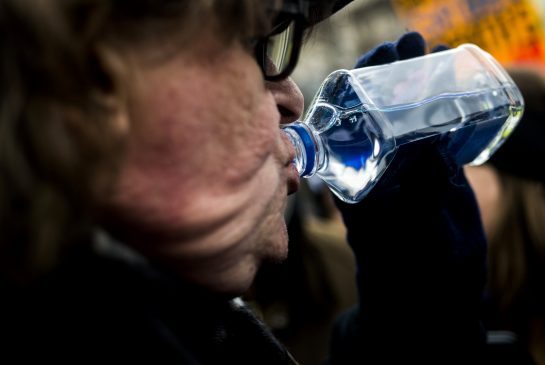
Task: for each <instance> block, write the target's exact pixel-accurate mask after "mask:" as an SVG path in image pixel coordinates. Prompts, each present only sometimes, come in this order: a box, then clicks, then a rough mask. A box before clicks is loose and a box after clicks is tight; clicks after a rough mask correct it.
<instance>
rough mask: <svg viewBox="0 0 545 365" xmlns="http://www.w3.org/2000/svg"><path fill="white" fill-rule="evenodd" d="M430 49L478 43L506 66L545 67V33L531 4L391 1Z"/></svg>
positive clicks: (524, 0)
mask: <svg viewBox="0 0 545 365" xmlns="http://www.w3.org/2000/svg"><path fill="white" fill-rule="evenodd" d="M391 1H392V5H393V7H394V10H395V11H396V14H397V16H398V17H399V18H400V19H401V20H402V21H403V22H404V23H405V25H406V27H407V28H408V29H409V30H416V31H418V32H420V33H421V34H422V35H423V36H424V38H425V39H426V40H427V41H428V43H429V44H430V46H432V47H433V46H435V45H438V44H445V45H448V46H450V47H454V46H457V45H459V44H461V43H467V42H469V43H475V44H477V45H479V46H480V47H482V48H483V49H485V50H487V51H488V52H490V53H491V54H493V55H494V57H495V58H497V59H498V61H500V62H503V63H515V62H519V61H541V62H544V63H545V32H544V29H543V27H542V25H541V19H540V16H539V13H538V11H537V9H536V7H535V6H534V4H533V2H532V1H531V0H442V1H437V0H391Z"/></svg>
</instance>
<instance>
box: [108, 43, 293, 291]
mask: <svg viewBox="0 0 545 365" xmlns="http://www.w3.org/2000/svg"><path fill="white" fill-rule="evenodd" d="M132 57H133V59H134V64H135V65H136V66H135V72H134V74H131V82H130V83H129V84H130V85H129V89H128V92H129V120H130V124H131V130H130V132H129V136H128V145H127V154H126V157H125V159H124V161H123V163H122V166H121V171H120V174H119V177H118V180H117V184H116V185H115V189H114V194H113V197H111V199H110V200H109V205H110V207H111V208H110V209H111V211H110V213H111V214H110V216H113V217H114V223H112V224H111V227H110V228H111V229H112V230H113V231H114V232H115V234H116V235H117V236H118V237H119V238H120V239H122V240H123V241H124V242H125V243H127V244H129V245H131V246H133V247H135V248H137V250H139V251H140V252H143V253H144V254H146V255H147V256H148V257H151V258H152V259H153V260H157V261H159V262H161V263H162V264H167V265H168V267H169V268H170V269H174V270H176V271H177V272H179V273H180V274H181V275H182V276H183V277H184V278H186V279H187V280H189V281H191V282H194V283H197V284H199V285H203V286H206V287H208V288H210V289H212V290H215V291H221V292H227V293H239V292H241V291H243V290H245V289H246V288H247V287H248V286H249V285H250V284H251V281H252V280H253V277H254V274H255V272H256V270H257V268H258V266H259V264H260V263H261V261H262V260H265V259H267V260H281V259H283V258H284V257H285V256H286V254H287V234H286V227H285V223H284V219H283V211H284V207H285V203H286V196H287V194H288V193H290V192H293V191H294V190H296V188H297V184H298V177H297V172H296V171H295V168H294V166H293V165H292V164H291V160H292V158H293V149H292V147H291V146H290V145H289V143H288V141H287V139H286V138H285V137H284V136H283V134H282V133H281V131H280V129H279V125H280V124H281V123H287V122H291V121H293V120H295V119H296V118H297V117H299V116H300V114H301V112H302V108H303V101H302V96H301V94H300V92H299V89H298V88H297V87H296V86H295V85H294V84H293V83H292V82H291V81H289V80H286V81H283V82H280V83H274V84H272V83H270V84H268V85H266V84H265V83H264V81H263V77H262V74H261V71H260V69H259V67H258V66H257V64H256V62H255V60H254V59H253V57H252V54H251V50H247V49H245V48H244V47H243V46H242V45H241V44H240V43H238V42H234V43H233V44H232V45H230V46H225V45H224V44H222V43H221V42H220V41H219V40H218V39H217V38H215V37H214V35H212V34H202V35H201V36H200V38H199V39H198V40H197V41H196V42H195V43H194V44H193V45H192V46H191V47H187V48H186V49H184V50H182V51H180V52H178V53H177V54H175V55H174V56H171V57H169V58H168V59H167V60H166V61H162V62H161V63H159V64H153V65H150V64H148V63H146V62H145V61H144V57H143V56H141V55H140V54H137V53H135V54H134V55H133V56H132ZM279 110H280V111H279Z"/></svg>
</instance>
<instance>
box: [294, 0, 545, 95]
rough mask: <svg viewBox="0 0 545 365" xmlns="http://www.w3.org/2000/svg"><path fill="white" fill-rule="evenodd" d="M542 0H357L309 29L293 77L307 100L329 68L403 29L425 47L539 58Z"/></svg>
mask: <svg viewBox="0 0 545 365" xmlns="http://www.w3.org/2000/svg"><path fill="white" fill-rule="evenodd" d="M544 13H545V0H357V1H354V2H353V3H351V4H350V5H348V6H347V7H346V8H344V9H343V10H341V11H340V12H339V13H338V14H336V15H335V16H334V17H332V18H331V19H329V20H327V21H325V22H323V23H321V24H320V25H319V26H317V27H316V28H315V29H314V34H313V36H312V37H311V38H310V40H309V41H308V42H307V44H306V45H305V47H304V48H303V52H302V54H301V59H300V62H299V64H298V66H297V68H296V70H295V73H294V76H293V78H294V80H295V81H296V82H297V83H298V85H299V86H300V87H301V90H302V91H303V94H304V95H305V100H306V101H305V103H306V105H308V103H309V102H310V101H311V99H312V97H313V96H314V93H315V91H316V89H317V88H318V87H319V85H320V83H321V81H322V80H323V79H324V78H325V76H327V75H328V74H329V73H330V72H331V71H333V70H335V69H339V68H348V69H349V68H352V66H353V65H354V63H355V60H356V59H357V57H358V56H359V55H360V54H362V53H364V52H366V51H367V50H369V49H370V48H372V47H374V46H375V45H377V44H379V43H382V42H385V41H395V40H396V39H398V38H399V36H400V35H402V34H403V33H405V32H406V31H411V30H415V31H418V32H420V33H421V34H422V35H423V36H424V38H425V39H426V41H427V42H428V45H429V46H430V47H433V46H435V45H437V44H446V45H448V46H450V47H455V46H457V45H459V44H461V43H466V42H470V43H475V44H477V45H479V46H480V47H481V48H483V49H485V50H487V51H488V52H490V53H491V54H492V55H493V56H494V57H495V58H496V59H497V60H499V61H500V62H502V63H503V64H505V65H507V64H512V63H522V62H538V63H542V64H543V63H545V22H544V19H545V17H544V16H543V14H544Z"/></svg>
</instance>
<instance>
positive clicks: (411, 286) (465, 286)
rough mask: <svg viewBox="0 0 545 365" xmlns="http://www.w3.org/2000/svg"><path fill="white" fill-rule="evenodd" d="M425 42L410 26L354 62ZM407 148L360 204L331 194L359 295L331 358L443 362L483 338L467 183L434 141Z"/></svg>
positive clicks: (477, 232)
mask: <svg viewBox="0 0 545 365" xmlns="http://www.w3.org/2000/svg"><path fill="white" fill-rule="evenodd" d="M425 49H426V44H425V42H424V39H423V38H422V37H421V36H420V35H419V34H418V33H408V34H406V35H404V36H403V37H401V38H400V39H399V40H398V41H397V42H395V43H384V44H382V45H380V46H378V47H376V48H374V49H373V50H371V51H370V52H368V53H366V54H364V55H363V56H361V57H360V58H359V59H358V62H357V63H356V67H365V66H372V65H377V64H381V63H389V62H393V61H396V60H402V59H407V58H411V57H416V56H421V55H424V53H425ZM441 49H444V47H441V48H440V49H436V50H435V51H438V50H441ZM412 152H413V156H412V157H411V158H412V161H411V163H410V164H409V165H408V166H409V167H408V168H406V169H404V170H402V171H393V172H392V171H390V172H388V176H387V177H386V180H388V181H389V183H388V185H389V186H390V187H393V188H390V189H389V190H387V191H386V190H381V188H380V183H379V185H377V187H376V188H375V189H373V191H372V192H371V193H370V194H369V195H368V196H367V197H366V198H364V199H363V201H361V202H360V203H358V204H346V203H343V202H341V201H340V200H338V199H337V200H336V204H337V206H338V208H339V209H340V211H341V213H342V216H343V220H344V223H345V225H346V227H347V230H348V235H347V238H348V242H349V244H350V246H351V247H352V249H353V251H354V254H355V257H356V262H357V268H358V272H357V284H358V290H359V299H360V304H359V308H358V309H357V310H356V311H352V312H350V313H348V314H346V315H345V316H344V318H341V320H340V321H339V322H338V325H337V328H336V332H335V333H334V335H333V342H332V346H333V348H332V354H331V356H332V357H331V363H332V364H336V363H339V364H341V363H360V362H359V361H365V360H376V357H377V356H380V358H381V362H380V363H385V364H389V363H401V362H402V363H412V361H410V360H417V361H416V363H423V362H424V363H427V362H428V361H429V362H434V361H436V362H435V363H437V364H445V363H450V361H451V360H452V362H455V361H456V362H457V361H465V360H468V361H469V359H468V358H466V356H472V360H474V359H475V358H474V357H473V356H474V355H471V351H480V350H482V347H483V346H484V341H485V339H484V332H483V331H482V329H481V328H480V321H479V305H480V299H481V294H482V290H483V286H484V282H485V251H486V250H485V246H486V241H485V237H484V233H483V229H482V225H481V220H480V214H479V210H478V206H477V203H476V200H475V197H474V194H473V191H472V190H471V188H470V187H469V185H468V182H467V180H466V179H465V176H464V173H463V169H462V167H461V166H455V165H453V164H452V163H450V162H449V161H448V160H447V159H446V158H444V156H443V155H442V153H441V150H440V149H439V148H438V147H437V145H434V144H429V145H426V146H424V147H422V148H421V149H419V150H418V151H412ZM375 190H377V191H376V192H375ZM435 355H439V356H442V357H435ZM350 359H357V360H356V361H354V360H350Z"/></svg>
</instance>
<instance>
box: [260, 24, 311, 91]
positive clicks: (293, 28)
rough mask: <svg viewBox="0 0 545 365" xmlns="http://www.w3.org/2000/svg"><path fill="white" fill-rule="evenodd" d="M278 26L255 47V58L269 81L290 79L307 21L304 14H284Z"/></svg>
mask: <svg viewBox="0 0 545 365" xmlns="http://www.w3.org/2000/svg"><path fill="white" fill-rule="evenodd" d="M275 23H276V25H275V26H274V28H273V29H272V31H271V32H270V33H269V34H268V35H267V36H265V37H263V38H260V39H259V40H258V41H257V44H256V46H255V58H256V60H257V63H258V64H259V66H260V67H261V70H262V71H263V77H264V78H265V80H268V81H279V80H283V79H285V78H286V77H288V76H289V75H290V74H291V73H292V72H293V70H294V68H295V66H296V65H297V60H298V59H299V53H300V50H301V46H302V43H303V33H304V30H305V28H306V26H307V20H306V18H305V17H304V16H303V15H302V14H288V13H282V14H280V15H279V16H278V18H277V21H276V22H275Z"/></svg>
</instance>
